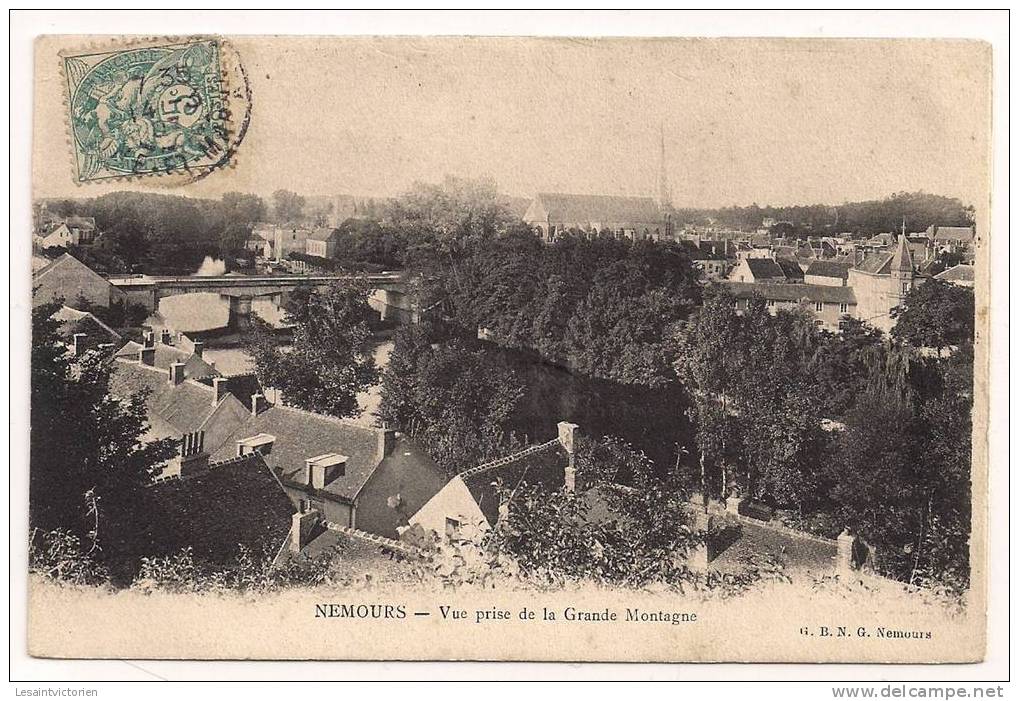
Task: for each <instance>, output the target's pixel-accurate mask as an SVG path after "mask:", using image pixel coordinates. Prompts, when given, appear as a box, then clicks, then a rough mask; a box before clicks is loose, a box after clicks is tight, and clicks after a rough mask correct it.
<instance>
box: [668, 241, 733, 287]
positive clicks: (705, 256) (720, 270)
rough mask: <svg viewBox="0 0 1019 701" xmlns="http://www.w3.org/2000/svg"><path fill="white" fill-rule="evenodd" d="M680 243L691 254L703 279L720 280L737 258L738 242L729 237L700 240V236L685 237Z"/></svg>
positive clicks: (691, 258)
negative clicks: (731, 240)
mask: <svg viewBox="0 0 1019 701" xmlns="http://www.w3.org/2000/svg"><path fill="white" fill-rule="evenodd" d="M680 245H681V246H682V247H683V249H684V250H685V251H686V252H687V255H689V256H690V260H691V261H692V262H693V264H694V267H695V268H697V270H698V271H700V278H701V279H702V280H718V279H720V278H723V277H725V276H726V274H727V273H728V272H729V269H730V268H731V267H732V265H733V263H734V262H735V259H736V244H734V243H730V242H729V240H728V239H723V240H721V241H707V240H703V241H702V240H700V237H699V236H697V237H694V238H693V239H692V240H691V239H683V240H681V241H680Z"/></svg>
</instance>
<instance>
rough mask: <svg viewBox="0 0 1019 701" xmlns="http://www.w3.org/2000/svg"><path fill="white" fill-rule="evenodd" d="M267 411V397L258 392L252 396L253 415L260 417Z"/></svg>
mask: <svg viewBox="0 0 1019 701" xmlns="http://www.w3.org/2000/svg"><path fill="white" fill-rule="evenodd" d="M264 409H265V395H264V394H262V393H261V392H256V393H255V394H253V395H251V415H252V416H258V415H259V414H260V413H261V412H262V411H263V410H264Z"/></svg>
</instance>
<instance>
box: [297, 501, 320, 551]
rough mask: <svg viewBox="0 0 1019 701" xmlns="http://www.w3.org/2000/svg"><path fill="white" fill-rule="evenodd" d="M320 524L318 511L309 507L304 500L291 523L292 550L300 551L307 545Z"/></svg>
mask: <svg viewBox="0 0 1019 701" xmlns="http://www.w3.org/2000/svg"><path fill="white" fill-rule="evenodd" d="M318 525H319V513H318V511H316V510H315V509H307V508H306V507H305V505H304V503H303V502H302V503H301V508H300V510H298V512H297V513H296V514H294V515H293V517H292V521H291V524H290V552H294V553H299V552H301V550H303V549H304V548H305V547H307V545H308V543H310V542H311V539H312V536H314V535H315V532H316V529H317V527H318Z"/></svg>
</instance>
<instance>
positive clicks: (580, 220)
mask: <svg viewBox="0 0 1019 701" xmlns="http://www.w3.org/2000/svg"><path fill="white" fill-rule="evenodd" d="M523 219H524V221H525V222H526V223H527V224H529V225H530V226H531V227H532V228H534V229H535V230H536V231H537V232H538V233H539V234H540V235H541V237H542V238H543V239H544V240H545V241H547V242H552V241H555V240H556V238H557V237H558V236H561V235H562V234H564V233H566V232H568V231H570V230H577V231H583V232H585V233H587V234H589V235H597V234H601V235H611V236H615V237H617V238H629V239H631V240H638V239H648V238H651V239H662V238H666V237H667V236H669V235H670V232H669V231H667V226H666V224H667V221H666V220H667V218H666V215H665V213H664V212H663V211H662V210H661V209H660V208H659V207H658V205H657V204H656V203H655V201H654V200H653V199H652V198H650V197H619V196H613V195H570V194H562V193H551V192H540V193H538V194H537V195H536V196H535V197H534V199H533V200H532V201H531V204H530V206H529V207H528V208H527V211H526V212H525V213H524V217H523Z"/></svg>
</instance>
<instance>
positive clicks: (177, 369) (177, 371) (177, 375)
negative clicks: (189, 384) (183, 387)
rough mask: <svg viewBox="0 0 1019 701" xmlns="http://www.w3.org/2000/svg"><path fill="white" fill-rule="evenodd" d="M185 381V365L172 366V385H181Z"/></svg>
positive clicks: (173, 364) (176, 364)
mask: <svg viewBox="0 0 1019 701" xmlns="http://www.w3.org/2000/svg"><path fill="white" fill-rule="evenodd" d="M183 381H184V363H171V364H170V384H172V385H179V384H180V383H181V382H183Z"/></svg>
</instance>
